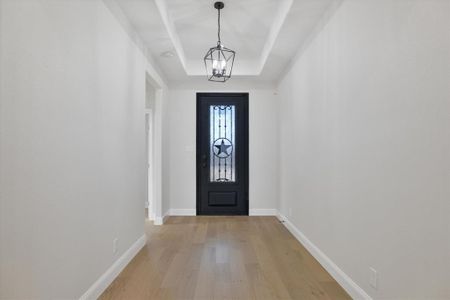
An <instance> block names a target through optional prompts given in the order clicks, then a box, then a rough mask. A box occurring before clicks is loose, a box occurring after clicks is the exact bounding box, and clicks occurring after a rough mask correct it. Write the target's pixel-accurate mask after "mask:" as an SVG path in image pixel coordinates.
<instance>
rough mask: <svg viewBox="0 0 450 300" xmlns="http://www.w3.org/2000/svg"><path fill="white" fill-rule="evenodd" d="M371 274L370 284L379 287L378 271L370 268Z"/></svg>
mask: <svg viewBox="0 0 450 300" xmlns="http://www.w3.org/2000/svg"><path fill="white" fill-rule="evenodd" d="M369 271H370V276H369V284H370V286H371V287H373V288H374V289H376V288H377V285H378V273H377V270H375V269H374V268H369Z"/></svg>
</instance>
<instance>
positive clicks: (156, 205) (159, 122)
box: [144, 65, 167, 225]
mask: <svg viewBox="0 0 450 300" xmlns="http://www.w3.org/2000/svg"><path fill="white" fill-rule="evenodd" d="M145 79H146V84H147V83H148V84H149V85H151V86H152V87H153V89H154V90H155V103H154V108H153V111H152V113H153V122H152V125H153V128H152V129H153V130H152V142H153V147H152V157H151V159H150V161H151V163H152V168H151V172H152V174H151V175H152V176H151V177H152V184H151V187H152V191H150V193H151V199H152V216H151V217H152V218H153V219H154V224H155V225H162V224H163V215H162V153H163V151H162V131H163V128H162V127H163V107H164V99H163V97H164V94H165V93H164V91H165V90H166V89H167V87H166V85H165V83H164V81H163V80H162V79H161V78H160V77H159V75H158V73H157V72H156V70H154V69H153V68H152V67H151V66H150V65H148V66H147V70H146V74H145ZM144 113H147V112H146V111H145V112H144ZM149 197H150V195H149ZM149 211H150V210H149ZM149 217H150V216H149Z"/></svg>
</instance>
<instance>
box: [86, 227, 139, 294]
mask: <svg viewBox="0 0 450 300" xmlns="http://www.w3.org/2000/svg"><path fill="white" fill-rule="evenodd" d="M146 240H147V238H146V236H145V234H144V235H142V236H141V237H140V238H139V239H138V240H137V241H136V242H134V244H133V245H131V247H130V248H129V249H128V250H127V251H125V253H124V254H122V256H120V257H119V258H118V259H117V260H116V261H115V262H114V263H113V264H112V266H111V267H109V268H108V270H106V272H105V273H103V275H102V276H100V278H99V279H97V281H95V282H94V284H93V285H92V286H91V287H90V288H89V289H88V290H87V291H86V292H85V293H84V294H83V295H82V296H81V297H80V300H91V299H92V300H94V299H97V298H98V297H100V295H101V294H102V293H103V292H104V291H105V290H106V288H107V287H108V286H109V285H110V284H111V283H112V282H113V281H114V279H115V278H116V277H117V276H118V275H119V274H120V272H122V270H123V269H124V268H125V267H126V266H127V265H128V264H129V263H130V261H131V260H132V259H133V258H134V257H135V256H136V254H137V253H138V252H139V251H140V250H141V249H142V247H144V246H145V243H146Z"/></svg>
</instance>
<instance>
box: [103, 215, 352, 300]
mask: <svg viewBox="0 0 450 300" xmlns="http://www.w3.org/2000/svg"><path fill="white" fill-rule="evenodd" d="M146 230H147V237H148V242H147V245H146V246H145V247H144V248H143V249H142V250H141V251H140V252H139V253H138V255H137V256H136V257H135V258H134V259H133V260H132V261H131V262H130V264H129V265H128V266H127V267H126V268H125V269H124V270H123V272H122V273H121V274H120V275H119V276H118V277H117V278H116V280H115V281H114V282H113V283H112V284H111V285H110V286H109V287H108V289H107V290H106V291H105V292H104V293H103V294H102V296H101V297H100V299H136V300H138V299H183V300H184V299H186V300H187V299H196V300H197V299H198V300H203V299H205V300H209V299H244V300H247V299H264V300H270V299H294V300H296V299H328V300H331V299H333V300H340V299H351V298H350V297H349V295H348V294H346V292H345V291H344V290H343V289H342V288H341V287H340V286H339V285H338V284H337V282H336V281H335V280H334V279H333V278H332V277H331V276H330V275H329V274H328V273H327V272H326V271H325V270H324V269H323V268H322V266H321V265H320V264H319V263H318V262H317V261H316V260H315V259H314V258H313V257H312V256H311V255H310V254H309V253H308V252H307V251H306V249H305V248H304V247H303V246H302V245H301V244H300V243H299V242H298V241H297V240H296V239H295V238H294V237H293V236H292V235H291V234H290V233H289V231H288V230H287V229H286V228H285V227H284V226H283V225H282V224H281V223H280V222H279V221H278V219H277V218H275V217H203V216H202V217H170V218H169V219H168V221H167V223H166V224H164V225H163V226H153V225H152V223H151V222H147V225H146Z"/></svg>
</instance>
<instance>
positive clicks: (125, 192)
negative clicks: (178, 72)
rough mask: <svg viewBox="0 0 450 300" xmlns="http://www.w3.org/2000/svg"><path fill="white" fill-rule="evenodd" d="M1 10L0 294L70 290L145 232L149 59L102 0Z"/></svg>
mask: <svg viewBox="0 0 450 300" xmlns="http://www.w3.org/2000/svg"><path fill="white" fill-rule="evenodd" d="M0 11H1V12H0V51H1V52H0V68H1V69H0V70H1V75H2V76H1V81H0V84H1V86H0V96H1V97H0V128H1V131H0V141H1V142H0V200H1V201H0V205H1V206H0V244H1V252H0V298H1V299H9V298H16V299H17V298H19V299H25V298H30V299H76V298H78V297H80V296H81V295H82V294H83V293H84V292H86V290H87V289H88V288H89V287H90V286H91V285H92V284H93V283H94V282H95V281H96V280H97V279H98V278H99V277H100V276H101V275H102V274H103V273H104V272H105V271H106V270H107V269H108V268H109V267H110V266H111V265H112V264H113V263H114V262H115V261H116V260H117V259H118V258H119V257H120V256H121V255H122V254H123V253H124V252H125V251H126V250H127V249H129V248H130V246H131V245H132V244H134V243H135V242H136V241H137V240H138V239H139V238H141V237H142V235H143V234H144V208H143V203H144V201H145V194H146V191H145V188H146V183H145V178H146V176H145V173H146V167H145V132H144V108H145V71H146V66H147V60H146V58H145V57H144V55H143V54H142V52H141V51H140V50H139V49H138V47H137V46H136V44H135V43H134V42H133V41H132V40H131V39H130V37H129V36H128V35H127V33H126V32H125V31H124V30H123V27H122V26H121V25H120V23H119V22H118V21H117V19H116V18H115V17H114V16H113V14H112V13H111V12H110V10H109V9H108V8H107V7H106V6H105V5H104V3H103V2H102V1H99V0H91V1H49V0H41V1H17V0H1V1H0ZM115 238H118V243H117V252H116V253H113V240H114V239H115Z"/></svg>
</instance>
